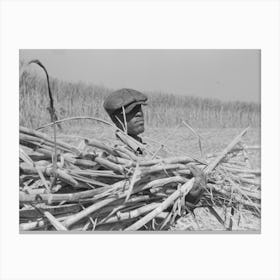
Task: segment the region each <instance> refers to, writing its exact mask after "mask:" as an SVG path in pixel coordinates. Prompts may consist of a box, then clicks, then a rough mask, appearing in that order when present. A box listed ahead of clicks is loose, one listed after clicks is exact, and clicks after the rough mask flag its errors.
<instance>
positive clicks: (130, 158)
mask: <svg viewBox="0 0 280 280" xmlns="http://www.w3.org/2000/svg"><path fill="white" fill-rule="evenodd" d="M246 131H247V129H246V130H244V131H243V132H242V133H241V134H240V135H238V136H237V137H236V138H235V139H233V141H232V142H231V143H230V144H229V145H228V146H227V147H226V148H225V149H224V150H223V151H222V152H221V153H220V154H217V155H214V156H212V157H211V158H208V159H197V158H194V157H192V156H188V155H182V156H180V157H168V158H161V157H160V156H158V155H157V153H152V152H150V151H149V150H148V149H147V148H146V146H145V145H143V144H141V143H139V142H137V141H135V140H134V139H133V138H131V137H129V136H128V135H126V134H125V133H124V132H122V131H120V130H118V131H116V134H117V137H118V138H119V140H120V141H119V144H113V143H112V145H108V144H105V143H103V142H101V141H98V140H96V139H83V140H82V141H81V143H80V144H79V145H78V146H73V145H70V144H68V143H65V142H62V141H57V140H56V139H53V138H52V137H49V136H47V135H45V134H43V133H41V132H38V131H35V130H31V129H28V128H25V127H20V151H19V167H20V178H19V219H20V221H19V222H20V225H19V228H20V230H21V231H30V230H48V231H51V230H76V231H93V230H95V231H112V230H117V231H119V230H123V231H136V230H156V231H161V230H168V229H170V227H171V226H172V225H174V224H175V223H176V221H177V219H178V218H180V217H182V216H184V215H188V214H190V213H193V211H194V209H196V208H198V207H205V208H207V209H210V210H211V213H214V214H213V215H215V216H216V218H217V220H218V221H219V222H221V223H223V219H222V218H221V217H220V216H219V214H218V213H217V212H216V211H215V208H216V207H221V206H223V207H228V208H231V209H235V211H240V212H241V211H243V210H244V211H250V212H251V213H252V214H253V215H255V216H256V217H260V212H261V211H260V210H261V200H260V175H261V174H260V170H253V169H251V168H249V167H248V165H247V164H246V160H248V158H247V157H246V149H245V147H244V145H242V143H241V139H242V136H243V135H244V134H245V133H246ZM139 151H143V154H142V155H140V154H139V153H138V154H137V152H139ZM194 167H195V170H200V171H201V173H202V174H203V176H204V178H205V184H204V185H203V186H202V187H203V188H204V192H203V194H202V196H201V198H200V200H199V201H198V202H196V203H195V204H192V203H188V202H187V201H186V197H187V195H188V193H189V192H190V191H191V190H192V188H193V186H194V183H195V182H196V180H197V177H196V175H197V174H195V172H193V170H194ZM227 229H228V230H230V229H231V228H230V227H229V228H227Z"/></svg>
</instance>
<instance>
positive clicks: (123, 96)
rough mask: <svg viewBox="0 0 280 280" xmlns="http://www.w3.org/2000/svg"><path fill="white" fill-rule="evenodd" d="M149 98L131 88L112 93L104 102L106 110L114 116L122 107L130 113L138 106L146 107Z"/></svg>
mask: <svg viewBox="0 0 280 280" xmlns="http://www.w3.org/2000/svg"><path fill="white" fill-rule="evenodd" d="M147 100H148V98H147V96H146V95H145V94H143V93H141V92H139V91H137V90H134V89H129V88H122V89H119V90H117V91H114V92H112V93H110V94H109V95H108V96H107V98H106V99H105V101H104V104H103V106H104V109H105V110H106V111H107V113H108V114H110V115H111V114H113V113H114V112H116V111H118V110H119V109H121V108H122V107H124V109H125V112H126V113H129V112H130V111H131V110H132V109H133V108H134V107H135V106H136V105H138V104H141V105H146V102H147Z"/></svg>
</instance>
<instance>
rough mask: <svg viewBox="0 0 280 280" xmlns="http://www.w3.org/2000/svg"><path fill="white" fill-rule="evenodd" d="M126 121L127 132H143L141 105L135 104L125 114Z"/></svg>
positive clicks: (135, 133) (134, 133) (136, 133)
mask: <svg viewBox="0 0 280 280" xmlns="http://www.w3.org/2000/svg"><path fill="white" fill-rule="evenodd" d="M126 122H127V133H128V134H130V135H138V134H141V133H143V132H144V130H145V128H144V113H143V111H142V107H141V105H136V106H135V107H134V108H133V109H132V110H131V111H130V112H129V113H127V114H126Z"/></svg>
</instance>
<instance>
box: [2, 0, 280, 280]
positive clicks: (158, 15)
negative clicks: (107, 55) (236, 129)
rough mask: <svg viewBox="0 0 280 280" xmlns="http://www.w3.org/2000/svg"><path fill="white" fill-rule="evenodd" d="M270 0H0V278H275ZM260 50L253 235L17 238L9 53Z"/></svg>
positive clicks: (274, 8) (274, 13)
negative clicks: (258, 172) (257, 210)
mask: <svg viewBox="0 0 280 280" xmlns="http://www.w3.org/2000/svg"><path fill="white" fill-rule="evenodd" d="M278 20H279V3H278V1H267V0H266V1H194V2H191V1H186V2H184V1H178V2H175V1H173V2H168V1H151V2H147V1H144V2H128V1H127V2H118V3H116V2H109V1H103V2H89V1H85V2H81V1H77V2H74V1H69V2H66V1H61V2H54V1H50V2H35V1H30V2H28V1H4V2H3V1H2V2H1V100H0V101H1V103H0V104H1V111H0V114H1V118H0V120H1V153H0V155H1V158H0V162H1V169H0V170H1V174H0V180H1V181H0V182H1V193H0V199H1V203H0V207H1V208H0V209H1V212H0V213H1V216H0V217H1V226H0V228H1V231H0V233H1V239H0V242H1V243H0V257H1V259H0V261H1V262H0V265H1V267H0V276H1V279H28V280H31V279H109V278H114V279H143V278H145V279H279V277H280V273H279V263H280V258H279V236H280V235H279V221H280V218H279V187H280V186H279V170H280V168H279V167H280V166H279V143H280V141H279V128H280V125H279V76H280V75H279V64H277V63H276V62H279V47H280V46H279V22H278ZM20 48H45V49H48V48H72V49H75V48H187V49H188V48H189V49H196V48H231V49H233V48H254V49H261V50H262V176H263V181H262V186H263V191H262V213H263V215H262V234H260V235H136V234H134V235H120V234H119V235H42V234H41V235H19V233H18V211H17V207H18V191H17V188H16V187H15V186H17V184H18V173H17V172H18V171H17V161H18V150H17V147H18V49H20Z"/></svg>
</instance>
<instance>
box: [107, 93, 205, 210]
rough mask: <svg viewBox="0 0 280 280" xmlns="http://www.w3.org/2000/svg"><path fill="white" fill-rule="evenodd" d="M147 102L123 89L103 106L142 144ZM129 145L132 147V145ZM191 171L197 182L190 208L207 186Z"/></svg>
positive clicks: (199, 174) (188, 198)
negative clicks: (144, 112)
mask: <svg viewBox="0 0 280 280" xmlns="http://www.w3.org/2000/svg"><path fill="white" fill-rule="evenodd" d="M147 100H148V98H147V96H146V95H145V94H143V93H141V92H139V91H137V90H134V89H127V88H123V89H120V90H117V91H114V92H112V93H111V94H109V95H108V97H107V98H106V99H105V101H104V104H103V106H104V109H105V110H106V112H107V113H108V114H109V116H110V118H111V120H112V121H113V122H114V123H115V125H116V126H117V127H118V128H119V129H120V130H123V131H124V130H127V134H128V135H130V136H131V137H132V138H134V139H135V140H137V141H138V143H139V142H140V143H142V139H141V138H140V137H139V134H141V133H143V132H144V129H145V126H144V114H143V111H142V105H146V104H147ZM128 145H129V146H130V143H128ZM132 146H133V145H132ZM134 147H135V146H134ZM134 147H131V148H132V149H133V150H134V151H135V152H136V151H138V153H139V154H141V153H142V151H141V149H140V147H137V146H136V148H134ZM190 171H191V173H192V176H194V177H195V179H196V180H195V183H194V186H193V188H192V190H191V191H190V192H189V194H188V195H187V196H186V203H187V204H188V205H189V206H191V205H195V204H196V203H197V202H198V201H199V199H200V197H201V195H202V194H203V192H204V186H205V184H206V178H205V176H204V174H203V173H202V171H201V170H200V169H198V168H197V167H195V166H191V167H190Z"/></svg>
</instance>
